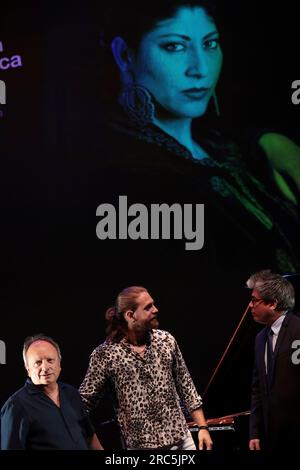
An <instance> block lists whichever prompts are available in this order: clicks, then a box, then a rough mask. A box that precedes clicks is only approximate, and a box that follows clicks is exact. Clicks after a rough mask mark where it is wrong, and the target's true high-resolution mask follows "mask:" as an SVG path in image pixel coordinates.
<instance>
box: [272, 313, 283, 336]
mask: <svg viewBox="0 0 300 470" xmlns="http://www.w3.org/2000/svg"><path fill="white" fill-rule="evenodd" d="M286 314H287V312H284V313H283V314H282V315H280V317H279V318H277V320H275V321H274V323H272V325H271V330H272V331H273V333H274V335H275V336H278V333H279V331H280V328H281V326H282V323H283V321H284V319H285V317H286Z"/></svg>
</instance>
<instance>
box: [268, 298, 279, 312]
mask: <svg viewBox="0 0 300 470" xmlns="http://www.w3.org/2000/svg"><path fill="white" fill-rule="evenodd" d="M268 304H269V306H270V309H271V310H276V309H277V305H278V301H277V300H271V301H270V302H268Z"/></svg>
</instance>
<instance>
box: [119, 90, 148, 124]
mask: <svg viewBox="0 0 300 470" xmlns="http://www.w3.org/2000/svg"><path fill="white" fill-rule="evenodd" d="M119 101H120V104H121V106H122V107H123V109H124V111H125V113H126V114H127V115H128V116H129V118H130V119H131V121H133V122H134V123H135V124H136V125H137V126H138V127H146V126H147V125H148V124H150V123H152V122H153V119H154V111H155V106H154V103H153V100H152V95H151V94H150V93H149V91H148V90H147V89H146V88H144V87H143V86H141V85H130V86H128V87H126V88H125V89H124V91H123V92H122V94H121V96H120V99H119Z"/></svg>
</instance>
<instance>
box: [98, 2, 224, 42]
mask: <svg viewBox="0 0 300 470" xmlns="http://www.w3.org/2000/svg"><path fill="white" fill-rule="evenodd" d="M108 3H109V5H108V6H106V7H105V10H106V11H105V12H102V18H103V24H102V44H103V45H107V46H109V45H110V43H111V41H112V39H113V38H114V37H116V36H121V37H122V38H123V39H124V40H125V41H126V42H127V44H128V46H129V47H131V48H133V49H137V48H138V46H139V43H140V41H141V38H142V36H143V35H144V34H145V33H147V32H149V31H151V30H152V29H153V28H154V27H155V25H156V24H157V23H158V22H159V21H162V20H164V19H167V18H172V17H173V16H174V15H175V14H176V12H177V10H178V9H179V8H181V7H201V8H203V9H204V10H205V11H206V13H207V14H208V15H209V16H211V17H212V18H215V15H216V11H215V10H216V8H215V0H159V1H158V2H147V3H145V2H142V1H141V0H128V1H125V0H123V1H122V0H117V1H109V2H108Z"/></svg>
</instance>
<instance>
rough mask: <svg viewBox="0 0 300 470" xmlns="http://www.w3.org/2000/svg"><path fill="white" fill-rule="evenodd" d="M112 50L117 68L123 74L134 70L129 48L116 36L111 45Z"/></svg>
mask: <svg viewBox="0 0 300 470" xmlns="http://www.w3.org/2000/svg"><path fill="white" fill-rule="evenodd" d="M111 50H112V53H113V56H114V59H115V61H116V64H117V66H118V67H119V69H120V71H121V72H123V73H124V72H129V71H130V70H131V68H132V59H131V55H130V51H129V47H128V46H127V44H126V42H125V41H124V39H123V38H121V37H120V36H116V37H115V38H114V39H113V40H112V43H111Z"/></svg>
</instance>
